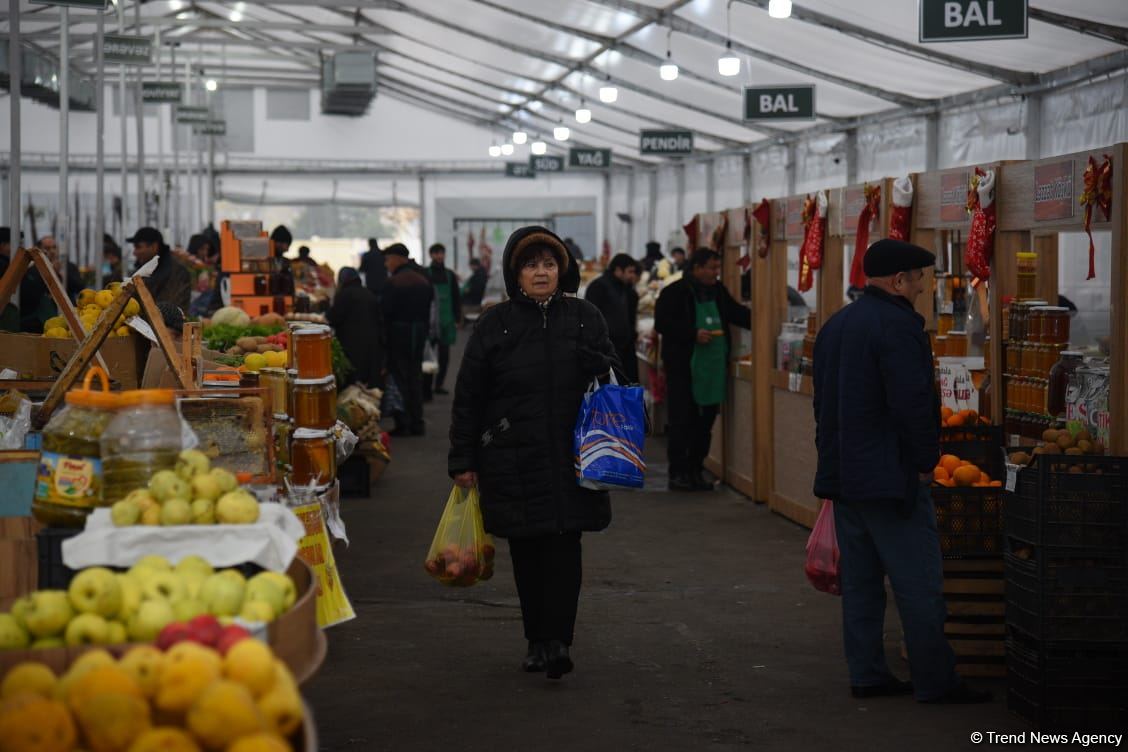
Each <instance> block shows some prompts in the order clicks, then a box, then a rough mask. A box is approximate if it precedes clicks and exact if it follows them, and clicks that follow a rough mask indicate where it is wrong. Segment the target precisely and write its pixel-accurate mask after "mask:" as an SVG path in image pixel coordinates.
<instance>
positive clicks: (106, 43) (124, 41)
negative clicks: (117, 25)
mask: <svg viewBox="0 0 1128 752" xmlns="http://www.w3.org/2000/svg"><path fill="white" fill-rule="evenodd" d="M102 57H103V59H104V60H105V61H106V63H107V64H110V63H118V64H121V65H148V64H149V63H150V62H152V60H153V40H152V39H150V38H149V37H138V36H130V35H128V34H105V35H103V37H102Z"/></svg>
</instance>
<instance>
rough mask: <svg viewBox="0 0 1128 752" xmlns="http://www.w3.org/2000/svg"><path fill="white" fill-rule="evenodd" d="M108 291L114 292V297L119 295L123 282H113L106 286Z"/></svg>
mask: <svg viewBox="0 0 1128 752" xmlns="http://www.w3.org/2000/svg"><path fill="white" fill-rule="evenodd" d="M106 289H107V290H109V291H110V292H112V293H113V294H114V295H117V294H118V293H119V292H121V282H111V283H110V284H108V285H107V286H106Z"/></svg>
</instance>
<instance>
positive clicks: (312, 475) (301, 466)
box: [290, 428, 337, 488]
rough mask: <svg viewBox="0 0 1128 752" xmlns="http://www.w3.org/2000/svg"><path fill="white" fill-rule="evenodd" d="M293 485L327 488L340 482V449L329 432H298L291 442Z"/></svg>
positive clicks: (291, 479)
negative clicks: (338, 469) (338, 472)
mask: <svg viewBox="0 0 1128 752" xmlns="http://www.w3.org/2000/svg"><path fill="white" fill-rule="evenodd" d="M290 468H291V469H290V483H291V484H293V485H295V486H310V485H312V486H314V487H315V488H324V487H326V486H328V485H330V484H331V483H332V482H333V481H334V480H336V479H337V446H336V440H335V439H334V438H333V434H332V433H331V432H329V431H315V430H312V429H309V428H298V429H295V431H294V434H293V436H292V437H291V439H290Z"/></svg>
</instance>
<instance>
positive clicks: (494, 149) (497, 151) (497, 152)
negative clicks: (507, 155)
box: [490, 144, 501, 157]
mask: <svg viewBox="0 0 1128 752" xmlns="http://www.w3.org/2000/svg"><path fill="white" fill-rule="evenodd" d="M490 156H491V157H500V156H501V147H500V146H498V145H497V144H493V145H491V146H490Z"/></svg>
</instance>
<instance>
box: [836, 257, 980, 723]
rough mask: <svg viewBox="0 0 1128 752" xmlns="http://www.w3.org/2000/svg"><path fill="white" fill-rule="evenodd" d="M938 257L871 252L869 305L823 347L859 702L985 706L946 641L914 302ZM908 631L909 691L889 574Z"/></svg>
mask: <svg viewBox="0 0 1128 752" xmlns="http://www.w3.org/2000/svg"><path fill="white" fill-rule="evenodd" d="M935 262H936V256H935V255H934V254H932V253H930V252H928V251H926V250H924V249H923V248H919V247H917V246H915V245H911V244H909V243H903V242H900V241H896V240H880V241H878V242H876V243H874V244H873V245H872V246H870V247H869V249H868V250H867V251H866V255H865V260H864V266H865V273H866V277H868V278H869V284H868V286H867V287H866V290H865V295H863V296H862V298H861V299H860V300H858V301H857V302H855V303H852V304H850V305H848V306H847V307H846V308H844V309H842V310H841V311H839V312H838V313H837V314H835V315H834V316H832V317H831V318H830V320H829V321H827V322H826V324H825V325H824V326H823V328H822V331H821V332H819V336H818V340H817V341H816V342H815V359H814V361H815V362H814V380H815V399H814V407H815V422H816V429H815V442H816V444H817V445H818V452H819V464H818V471H817V474H816V476H815V494H816V495H817V496H819V497H820V498H824V499H831V500H832V501H833V502H834V524H835V529H836V532H837V537H838V547H839V552H840V559H839V574H840V578H841V585H842V622H843V635H844V641H845V650H846V662H847V664H848V665H849V669H850V684H851V691H852V692H853V695H854V696H855V697H877V696H886V695H899V694H909V693H913V694H914V695H915V696H916V698H917V700H919V701H922V702H938V703H972V702H985V701H987V700H989V699H990V694H989V693H987V692H981V691H977V690H973V689H970V688H969V687H967V685H965V684H963V682H962V681H961V680H960V678H959V677H958V676H957V675H956V670H955V656H954V654H953V653H952V649H951V647H950V646H949V645H948V642H947V639H946V638H945V637H944V621H945V619H946V618H947V609H946V606H945V603H944V596H943V574H942V566H941V556H940V540H939V537H938V535H937V532H936V511H935V508H934V507H933V505H932V497H931V491H930V486H931V483H932V468H933V467H935V466H936V462H937V461H938V460H939V458H940V404H939V399H938V397H937V394H936V389H935V375H934V373H933V368H932V348H931V346H930V344H929V341H928V335H927V334H926V333H925V331H924V319H923V318H922V317H921V316H920V315H919V314H918V313H917V312H916V311H915V310H914V308H913V304H914V302H915V301H916V299H917V298H918V297H919V296H920V295H921V293H923V292H924V289H925V286H926V280H925V273H924V270H925V269H926V268H930V267H932V266H933V265H934V264H935ZM886 575H888V576H889V581H890V583H891V584H892V586H893V593H894V595H895V597H896V599H897V609H898V611H899V612H900V614H901V623H902V626H903V627H904V631H905V645H906V648H907V650H908V655H909V667H910V670H911V672H912V683H911V684H910V683H909V682H903V681H899V680H898V679H897V678H896V677H894V676H893V673H892V672H891V671H890V670H889V666H888V664H887V663H886V660H885V650H884V644H883V640H882V630H883V627H884V621H885V576H886Z"/></svg>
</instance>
